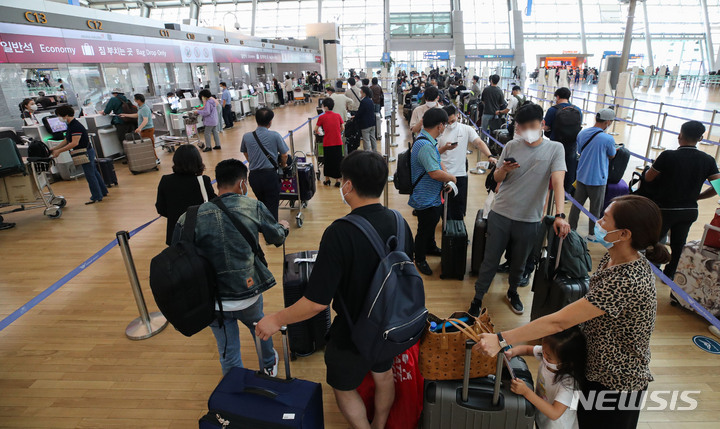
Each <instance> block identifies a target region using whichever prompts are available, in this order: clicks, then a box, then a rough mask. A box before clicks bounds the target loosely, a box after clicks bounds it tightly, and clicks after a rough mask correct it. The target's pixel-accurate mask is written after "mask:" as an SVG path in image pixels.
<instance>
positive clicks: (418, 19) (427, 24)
mask: <svg viewBox="0 0 720 429" xmlns="http://www.w3.org/2000/svg"><path fill="white" fill-rule="evenodd" d="M390 36H392V37H413V38H414V37H425V38H436V37H440V38H450V37H452V18H451V17H450V12H437V13H391V14H390Z"/></svg>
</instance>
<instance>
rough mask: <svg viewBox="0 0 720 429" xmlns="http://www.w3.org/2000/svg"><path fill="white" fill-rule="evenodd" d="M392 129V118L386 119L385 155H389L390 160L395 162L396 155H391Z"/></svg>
mask: <svg viewBox="0 0 720 429" xmlns="http://www.w3.org/2000/svg"><path fill="white" fill-rule="evenodd" d="M391 133H392V131H391V130H390V119H385V155H386V156H387V161H388V162H395V161H396V159H395V157H394V156H392V155H390V148H391V147H392V146H391V142H390V140H391V137H390V136H391V135H392V134H391Z"/></svg>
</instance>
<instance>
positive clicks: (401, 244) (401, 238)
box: [392, 210, 407, 253]
mask: <svg viewBox="0 0 720 429" xmlns="http://www.w3.org/2000/svg"><path fill="white" fill-rule="evenodd" d="M392 212H393V213H394V214H395V221H396V224H397V228H396V232H395V239H396V240H397V245H396V246H395V250H399V249H402V250H403V251H404V252H405V253H407V249H405V219H403V217H402V215H401V214H400V212H398V211H397V210H392Z"/></svg>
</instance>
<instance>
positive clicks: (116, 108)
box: [102, 88, 137, 141]
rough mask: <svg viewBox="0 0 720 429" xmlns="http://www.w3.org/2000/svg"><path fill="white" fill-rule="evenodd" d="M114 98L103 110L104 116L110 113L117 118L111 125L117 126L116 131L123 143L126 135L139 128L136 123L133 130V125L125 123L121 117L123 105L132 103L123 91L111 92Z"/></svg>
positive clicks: (113, 119)
mask: <svg viewBox="0 0 720 429" xmlns="http://www.w3.org/2000/svg"><path fill="white" fill-rule="evenodd" d="M111 94H112V97H111V98H110V100H108V102H107V104H106V105H105V110H103V112H102V113H103V115H109V114H110V113H113V114H114V115H115V116H113V117H112V119H111V120H110V123H111V124H113V125H115V129H116V130H117V135H118V140H120V141H123V140H125V134H127V133H128V132H130V131H132V130H134V129H135V128H137V123H135V124H134V125H135V128H132V125H133V124H127V123H126V122H125V121H123V120H122V118H121V117H120V114H121V113H123V110H122V105H123V103H129V102H130V101H129V100H128V99H127V97H125V94H124V93H123V91H122V89H120V88H114V89H113V90H112V92H111Z"/></svg>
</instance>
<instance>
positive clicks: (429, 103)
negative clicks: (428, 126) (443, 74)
mask: <svg viewBox="0 0 720 429" xmlns="http://www.w3.org/2000/svg"><path fill="white" fill-rule="evenodd" d="M422 98H423V100H424V101H425V103H424V104H421V105H419V106H418V107H416V108H415V110H413V112H412V117H411V118H410V131H412V133H413V134H418V133H419V132H420V131H421V130H422V129H423V122H422V120H423V116H424V115H425V112H427V111H428V110H430V109H432V108H435V107H439V106H438V102H439V101H440V91H439V90H438V89H437V88H435V87H434V86H429V87H427V88H426V89H425V92H424V93H423V97H422Z"/></svg>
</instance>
